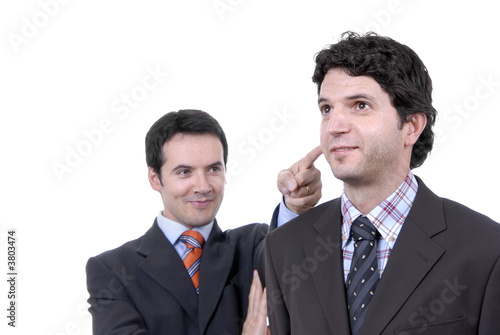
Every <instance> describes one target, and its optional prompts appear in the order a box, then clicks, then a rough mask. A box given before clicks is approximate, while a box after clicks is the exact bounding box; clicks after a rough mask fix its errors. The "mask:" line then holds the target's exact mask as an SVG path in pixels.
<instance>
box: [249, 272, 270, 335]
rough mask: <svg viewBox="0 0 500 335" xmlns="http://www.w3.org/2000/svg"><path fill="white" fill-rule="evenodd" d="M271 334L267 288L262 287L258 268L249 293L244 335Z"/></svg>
mask: <svg viewBox="0 0 500 335" xmlns="http://www.w3.org/2000/svg"><path fill="white" fill-rule="evenodd" d="M266 334H267V335H269V334H270V333H269V329H268V327H267V298H266V289H264V290H263V289H262V284H261V282H260V278H259V274H258V273H257V270H254V271H253V281H252V286H251V287H250V294H249V295H248V311H247V319H246V320H245V323H244V324H243V332H242V335H266Z"/></svg>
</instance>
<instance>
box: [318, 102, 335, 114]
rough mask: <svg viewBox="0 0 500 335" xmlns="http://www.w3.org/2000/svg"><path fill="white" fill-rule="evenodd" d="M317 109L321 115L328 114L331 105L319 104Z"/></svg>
mask: <svg viewBox="0 0 500 335" xmlns="http://www.w3.org/2000/svg"><path fill="white" fill-rule="evenodd" d="M319 111H320V112H321V114H322V115H326V114H330V113H331V111H332V107H331V106H330V105H326V104H325V105H320V106H319Z"/></svg>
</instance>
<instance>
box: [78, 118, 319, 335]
mask: <svg viewBox="0 0 500 335" xmlns="http://www.w3.org/2000/svg"><path fill="white" fill-rule="evenodd" d="M320 154H321V149H320V148H319V147H318V148H317V149H316V150H313V151H312V152H311V153H309V154H308V156H306V157H305V158H304V159H303V160H301V161H300V163H301V170H300V171H297V173H296V175H295V177H296V178H295V179H294V180H293V182H294V183H295V184H294V187H291V188H292V190H293V191H294V196H293V197H288V196H287V199H288V201H287V202H286V203H282V204H281V206H285V205H286V206H288V208H290V209H291V210H292V211H293V212H295V213H299V214H300V213H302V212H304V211H305V210H307V209H308V208H310V207H313V206H314V205H315V204H316V203H317V202H318V200H319V198H320V197H321V181H320V178H319V171H318V170H317V169H316V168H315V167H314V165H313V162H314V160H315V159H316V158H317V157H318V156H319V155H320ZM227 156H228V146H227V141H226V138H225V135H224V131H223V130H222V128H221V127H220V125H219V123H218V122H217V121H216V120H215V119H214V118H213V117H211V116H210V115H209V114H207V113H205V112H202V111H197V110H181V111H178V112H172V113H168V114H166V115H164V116H163V117H162V118H160V119H159V120H158V121H157V122H156V123H155V124H154V125H153V126H152V127H151V129H150V130H149V132H148V134H147V136H146V160H147V164H148V177H149V181H150V184H151V187H152V188H153V189H154V190H156V191H158V192H159V193H160V194H161V197H162V199H163V204H164V209H163V211H162V212H161V213H160V214H159V215H158V217H157V218H156V220H155V222H154V223H153V226H152V227H151V228H150V229H149V230H148V231H147V232H146V234H145V235H144V236H142V237H140V238H138V239H136V240H134V241H130V242H128V243H126V244H124V245H122V246H121V247H119V248H117V249H114V250H111V251H107V252H104V253H102V254H101V255H98V256H96V257H92V258H90V259H89V261H88V263H87V287H88V291H89V293H90V298H89V300H88V301H89V303H90V305H91V307H90V308H89V311H90V313H91V314H92V318H93V332H94V334H134V335H139V334H162V335H163V334H175V335H180V334H207V335H208V334H213V335H222V334H239V333H241V331H242V325H243V320H245V318H246V313H247V308H248V295H249V291H250V285H251V283H252V278H253V275H252V272H253V270H254V269H258V270H259V271H260V272H261V276H260V277H261V278H263V272H262V271H263V241H264V240H263V239H264V237H265V236H266V234H267V232H268V228H269V227H268V225H266V224H250V225H246V226H243V227H240V228H236V229H231V230H227V231H225V232H223V231H222V230H221V229H220V227H219V226H218V224H217V221H216V220H215V216H216V214H217V211H218V209H219V206H220V204H221V202H222V198H223V195H224V186H225V183H226V179H225V171H226V162H227ZM311 190H313V191H311ZM275 219H276V220H277V219H278V217H276V218H275ZM200 254H201V257H200ZM200 260H201V261H200ZM264 326H265V325H264ZM247 328H248V329H247ZM251 328H252V327H251V326H249V327H246V330H247V331H248V332H247V333H248V334H251V333H252V329H251Z"/></svg>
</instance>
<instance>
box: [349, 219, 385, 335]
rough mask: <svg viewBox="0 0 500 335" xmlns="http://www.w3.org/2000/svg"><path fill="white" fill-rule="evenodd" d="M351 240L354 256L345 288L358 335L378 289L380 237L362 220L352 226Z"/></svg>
mask: <svg viewBox="0 0 500 335" xmlns="http://www.w3.org/2000/svg"><path fill="white" fill-rule="evenodd" d="M351 236H352V237H353V239H354V255H353V258H352V262H351V270H350V272H349V275H348V276H347V285H346V286H347V304H348V309H349V321H350V323H351V332H352V334H353V335H356V334H357V333H358V332H359V329H360V328H361V325H362V324H363V320H364V318H365V315H366V310H367V309H368V304H369V303H370V300H371V299H372V296H373V293H374V292H375V288H376V287H377V282H378V266H377V239H378V237H379V236H380V234H379V233H378V231H377V229H375V227H374V226H373V224H372V223H371V222H370V220H368V219H367V218H366V217H364V216H360V217H358V218H357V219H356V220H355V221H354V222H353V223H352V227H351Z"/></svg>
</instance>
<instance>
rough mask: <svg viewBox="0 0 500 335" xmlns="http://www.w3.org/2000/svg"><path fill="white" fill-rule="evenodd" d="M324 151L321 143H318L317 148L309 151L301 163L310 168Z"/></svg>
mask: <svg viewBox="0 0 500 335" xmlns="http://www.w3.org/2000/svg"><path fill="white" fill-rule="evenodd" d="M322 153H323V150H322V149H321V145H318V146H317V147H316V148H314V149H312V150H311V151H309V152H308V153H307V155H306V156H305V157H304V158H302V160H301V164H300V165H301V166H302V167H303V168H305V169H307V168H310V167H311V166H313V164H314V162H315V161H316V159H318V157H319V156H321V154H322Z"/></svg>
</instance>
